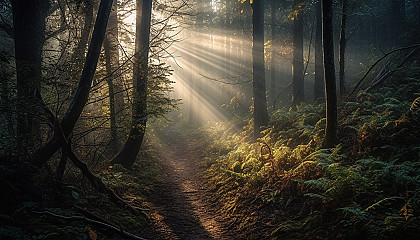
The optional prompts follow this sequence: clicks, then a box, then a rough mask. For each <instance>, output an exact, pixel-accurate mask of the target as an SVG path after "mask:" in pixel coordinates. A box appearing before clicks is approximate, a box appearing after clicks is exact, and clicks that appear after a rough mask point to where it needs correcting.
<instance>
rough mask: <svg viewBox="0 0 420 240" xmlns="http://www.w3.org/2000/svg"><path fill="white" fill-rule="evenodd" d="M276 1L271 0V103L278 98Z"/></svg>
mask: <svg viewBox="0 0 420 240" xmlns="http://www.w3.org/2000/svg"><path fill="white" fill-rule="evenodd" d="M276 2H277V0H271V86H270V91H271V92H270V103H271V104H273V106H274V105H275V104H274V100H275V98H276V51H275V47H276V44H275V41H276Z"/></svg>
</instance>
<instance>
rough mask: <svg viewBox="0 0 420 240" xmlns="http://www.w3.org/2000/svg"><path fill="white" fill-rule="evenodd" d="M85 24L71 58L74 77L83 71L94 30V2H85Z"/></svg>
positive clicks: (88, 0) (90, 0)
mask: <svg viewBox="0 0 420 240" xmlns="http://www.w3.org/2000/svg"><path fill="white" fill-rule="evenodd" d="M84 5H85V6H84V15H85V19H84V23H83V28H82V32H81V35H80V36H81V37H80V40H79V42H78V43H77V46H76V48H75V49H74V52H73V55H72V56H71V62H72V63H73V64H72V69H70V71H72V72H74V73H75V74H74V75H73V76H77V77H79V76H80V72H81V70H82V68H81V64H80V62H82V61H84V60H85V52H86V46H87V44H88V42H89V35H90V31H91V29H92V22H93V0H86V1H84Z"/></svg>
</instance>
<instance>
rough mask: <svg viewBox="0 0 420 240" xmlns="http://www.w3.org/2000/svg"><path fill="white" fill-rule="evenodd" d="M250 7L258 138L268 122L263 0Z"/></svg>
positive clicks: (255, 131)
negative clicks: (251, 10)
mask: <svg viewBox="0 0 420 240" xmlns="http://www.w3.org/2000/svg"><path fill="white" fill-rule="evenodd" d="M252 9H253V12H252V61H253V64H252V79H253V81H252V83H253V85H252V86H253V97H254V112H253V116H254V138H258V137H259V135H260V127H262V126H266V125H267V124H268V113H267V102H266V101H267V100H266V95H265V73H264V0H254V1H253V3H252Z"/></svg>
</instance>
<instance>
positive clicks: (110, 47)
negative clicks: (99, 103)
mask: <svg viewBox="0 0 420 240" xmlns="http://www.w3.org/2000/svg"><path fill="white" fill-rule="evenodd" d="M117 8H118V4H117V1H114V2H113V4H112V10H111V13H110V15H109V20H108V29H107V32H106V35H105V40H104V50H105V62H106V63H105V68H106V74H107V76H109V77H108V79H107V83H108V92H109V109H110V126H111V146H112V148H113V151H114V154H116V153H117V149H120V142H119V140H118V139H119V137H118V122H119V121H118V119H119V118H118V116H120V115H121V111H122V108H123V104H124V97H123V93H122V87H121V84H122V82H121V76H120V75H121V71H119V70H118V67H119V50H118V30H119V29H118V16H117V13H118V9H117Z"/></svg>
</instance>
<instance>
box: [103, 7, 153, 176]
mask: <svg viewBox="0 0 420 240" xmlns="http://www.w3.org/2000/svg"><path fill="white" fill-rule="evenodd" d="M136 9H137V10H136V42H135V51H136V56H135V58H134V64H133V65H134V72H133V81H134V89H135V92H134V102H133V110H132V111H133V113H132V120H131V129H130V133H129V135H128V138H127V140H126V142H125V143H124V146H123V148H122V149H121V151H120V152H119V153H118V154H117V155H116V156H115V157H114V158H113V159H112V161H111V162H112V163H113V164H115V163H118V164H121V165H122V166H124V167H125V168H131V167H132V166H133V164H134V162H135V160H136V157H137V154H138V152H139V150H140V147H141V144H142V142H143V138H144V133H145V130H146V123H147V109H146V108H147V79H148V59H149V40H150V23H151V14H152V0H137V7H136Z"/></svg>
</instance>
